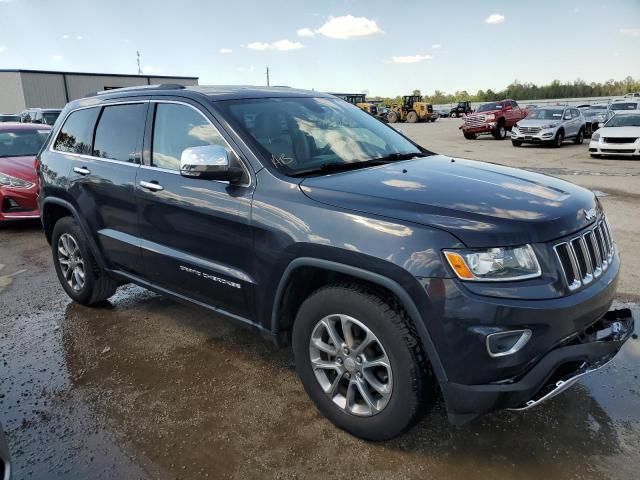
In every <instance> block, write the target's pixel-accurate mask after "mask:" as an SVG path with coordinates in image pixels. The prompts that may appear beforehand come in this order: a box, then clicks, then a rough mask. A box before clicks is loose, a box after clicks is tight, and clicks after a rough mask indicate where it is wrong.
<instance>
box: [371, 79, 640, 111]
mask: <svg viewBox="0 0 640 480" xmlns="http://www.w3.org/2000/svg"><path fill="white" fill-rule="evenodd" d="M633 92H640V80H639V79H634V78H632V77H630V76H628V77H626V78H625V79H624V80H614V79H611V80H607V81H606V82H604V83H599V82H591V83H587V82H585V81H584V80H582V79H580V78H579V79H577V80H574V81H573V82H567V83H562V82H560V80H554V81H553V82H551V83H550V84H547V85H536V84H535V83H531V82H528V83H520V82H519V81H518V80H515V81H514V82H513V83H511V84H510V85H508V86H507V87H506V88H505V89H504V90H498V91H495V92H494V91H493V90H491V89H488V90H478V91H477V92H476V93H475V94H471V93H469V92H467V91H466V90H458V91H456V92H455V93H451V94H449V93H445V92H443V91H441V90H436V91H435V92H433V94H432V95H428V94H427V95H424V97H423V98H424V101H425V102H428V103H434V104H444V103H456V102H459V101H463V100H468V101H471V102H495V101H498V100H502V99H504V98H511V99H513V100H545V99H552V98H553V99H555V98H579V97H616V96H623V95H624V94H626V93H633ZM411 94H412V95H419V96H422V93H421V91H420V90H419V89H416V90H414V91H413V92H412V93H411ZM369 100H380V101H382V103H384V104H392V103H402V95H399V96H397V97H395V98H391V97H370V98H369Z"/></svg>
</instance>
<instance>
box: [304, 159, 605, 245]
mask: <svg viewBox="0 0 640 480" xmlns="http://www.w3.org/2000/svg"><path fill="white" fill-rule="evenodd" d="M300 186H301V189H302V191H303V192H304V193H305V194H306V195H307V196H309V197H310V198H312V199H314V200H316V201H318V202H322V203H325V204H328V205H333V206H336V207H340V208H344V209H348V210H355V211H360V212H363V213H370V214H375V215H381V216H385V217H390V218H395V219H399V220H404V221H408V222H412V223H418V224H422V225H430V226H433V227H436V228H439V229H442V230H446V231H448V232H450V233H452V234H453V235H455V236H456V237H458V239H460V240H461V241H462V242H464V243H465V244H466V245H467V246H469V247H488V246H508V245H522V244H525V243H537V242H547V241H550V240H553V239H556V238H558V237H562V236H565V235H568V234H570V233H573V232H575V231H577V230H580V229H582V228H583V227H586V226H587V225H588V224H589V223H590V222H589V221H587V220H586V218H585V215H584V210H589V209H592V208H595V207H597V208H598V210H600V206H599V204H598V201H597V199H596V198H595V196H594V194H593V193H592V192H590V191H589V190H586V189H584V188H582V187H579V186H577V185H574V184H572V183H569V182H565V181H563V180H559V179H556V178H553V177H548V176H546V175H540V174H537V173H531V172H528V171H525V170H518V169H515V168H509V167H503V166H499V165H494V164H490V163H484V162H477V161H473V160H463V159H458V158H456V159H452V158H451V157H446V156H444V155H434V156H431V157H425V158H417V159H413V160H408V161H404V162H398V163H392V164H388V165H383V166H380V167H374V168H367V169H362V170H353V171H350V172H344V173H338V174H334V175H326V176H321V177H311V178H306V179H305V180H303V181H302V182H301V185H300Z"/></svg>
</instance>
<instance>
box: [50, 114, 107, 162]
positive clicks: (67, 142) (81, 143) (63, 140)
mask: <svg viewBox="0 0 640 480" xmlns="http://www.w3.org/2000/svg"><path fill="white" fill-rule="evenodd" d="M98 110H99V109H98V108H86V109H84V110H76V111H75V112H73V113H72V114H71V115H69V117H68V118H67V120H66V121H65V122H64V125H63V126H62V129H60V133H59V134H58V137H57V138H56V141H55V143H54V144H53V148H54V149H56V150H59V151H61V152H68V153H81V154H84V155H91V139H92V136H93V127H94V126H95V124H96V118H97V117H98Z"/></svg>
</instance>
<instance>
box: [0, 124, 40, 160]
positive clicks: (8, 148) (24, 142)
mask: <svg viewBox="0 0 640 480" xmlns="http://www.w3.org/2000/svg"><path fill="white" fill-rule="evenodd" d="M48 136H49V129H48V128H42V129H41V130H40V129H38V130H23V129H19V130H2V131H0V158H1V157H23V156H25V157H26V156H31V155H35V154H37V153H38V151H39V150H40V147H42V144H43V143H44V141H45V140H46V139H47V137H48Z"/></svg>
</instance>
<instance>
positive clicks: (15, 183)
mask: <svg viewBox="0 0 640 480" xmlns="http://www.w3.org/2000/svg"><path fill="white" fill-rule="evenodd" d="M50 131H51V127H50V126H48V125H39V124H32V123H0V224H2V223H5V222H8V221H12V220H22V219H27V218H39V217H40V212H39V211H38V204H37V203H36V197H37V195H38V189H39V185H38V177H37V175H36V168H35V159H36V155H37V153H38V151H39V150H40V147H42V144H43V143H44V142H45V140H46V139H47V137H48V136H49V132H50Z"/></svg>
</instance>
